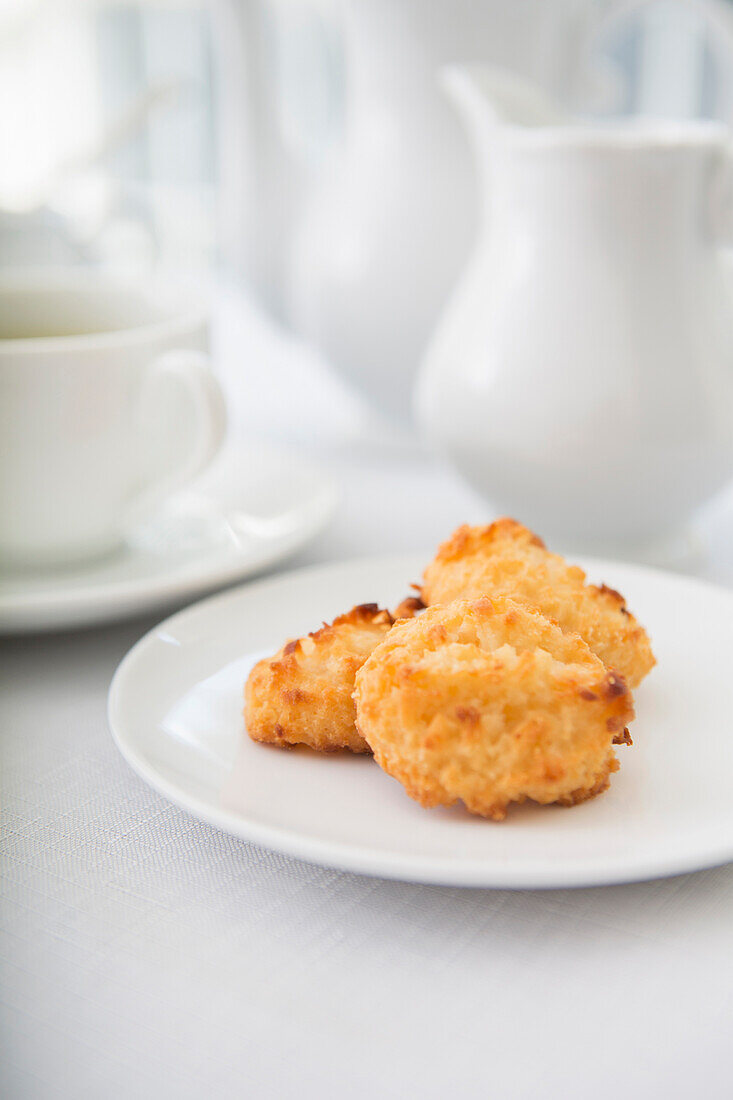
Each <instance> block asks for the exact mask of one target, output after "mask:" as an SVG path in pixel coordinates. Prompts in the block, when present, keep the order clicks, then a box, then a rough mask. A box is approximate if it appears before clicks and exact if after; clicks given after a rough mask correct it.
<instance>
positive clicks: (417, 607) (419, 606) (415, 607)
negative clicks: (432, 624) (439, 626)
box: [393, 596, 425, 619]
mask: <svg viewBox="0 0 733 1100" xmlns="http://www.w3.org/2000/svg"><path fill="white" fill-rule="evenodd" d="M424 609H425V604H424V603H423V602H422V600H421V599H420V597H419V596H405V598H404V600H403V601H402V603H400V604H398V605H397V607H396V608H395V609H394V612H393V615H394V617H395V619H411V618H413V616H414V615H417V613H418V612H419V611H424Z"/></svg>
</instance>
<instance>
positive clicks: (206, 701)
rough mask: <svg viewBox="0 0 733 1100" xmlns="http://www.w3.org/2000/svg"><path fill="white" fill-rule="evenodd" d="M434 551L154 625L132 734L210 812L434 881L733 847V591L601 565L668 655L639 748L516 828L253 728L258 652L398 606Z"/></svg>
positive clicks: (122, 730)
mask: <svg viewBox="0 0 733 1100" xmlns="http://www.w3.org/2000/svg"><path fill="white" fill-rule="evenodd" d="M428 556H429V555H424V556H423V557H421V558H406V559H405V558H399V559H386V560H385V559H382V560H371V561H357V562H349V563H346V564H342V565H334V566H327V567H318V568H315V569H307V570H301V571H299V572H295V573H290V574H287V575H284V576H280V577H276V578H274V579H271V580H267V581H261V582H258V583H256V584H252V585H249V586H247V587H246V588H240V589H236V590H235V591H229V592H226V593H223V594H221V595H219V596H216V597H213V598H212V599H209V600H206V601H204V602H202V603H199V604H197V605H196V606H194V607H191V608H189V609H188V610H186V611H182V612H181V613H180V614H178V615H175V616H173V617H172V618H170V619H168V620H167V621H166V622H164V623H162V624H161V625H160V626H159V627H157V628H156V629H155V630H153V631H151V633H149V634H148V635H146V637H144V638H143V639H142V640H141V641H140V642H138V644H137V645H136V646H135V647H134V648H133V649H132V650H131V651H130V653H129V654H128V655H127V657H126V658H125V659H124V661H123V662H122V664H121V665H120V667H119V669H118V670H117V673H116V675H115V678H114V681H113V683H112V687H111V690H110V699H109V720H110V725H111V728H112V731H113V733H114V736H115V738H116V740H117V744H118V746H119V748H120V750H121V751H122V753H123V755H124V756H125V757H126V759H127V760H128V761H129V763H130V764H131V765H132V767H133V768H134V769H135V770H136V771H137V772H138V774H139V775H141V776H142V778H143V779H145V780H146V782H148V783H150V784H151V785H152V786H153V787H155V788H156V789H157V790H159V791H160V792H161V793H162V794H164V795H165V796H166V797H167V798H169V799H170V800H171V801H173V802H175V803H177V804H178V805H180V806H183V807H185V808H186V809H187V810H189V811H190V812H191V813H192V814H193V815H194V816H196V817H198V818H201V819H202V820H204V821H208V822H210V823H211V824H213V825H216V826H217V827H218V828H220V829H224V830H225V831H227V832H230V833H233V834H235V835H236V836H240V837H243V838H244V839H246V840H250V841H253V842H255V843H257V844H262V845H265V846H266V847H268V848H273V849H276V850H278V851H281V852H285V853H287V854H289V855H292V856H297V857H299V858H302V859H306V860H310V861H312V862H315V863H322V864H327V865H330V866H334V867H338V868H342V869H345V870H350V871H357V872H363V873H366V874H372V875H381V876H385V877H388V878H399V879H405V880H411V881H415V882H424V883H446V884H453V885H460V886H493V887H526V888H535V887H564V886H591V885H599V884H604V883H614V882H628V881H633V880H637V879H646V878H654V877H658V876H662V875H671V874H676V873H678V872H683V871H691V870H696V869H698V868H701V867H708V866H712V865H715V864H719V863H723V862H725V861H727V860H729V859H733V795H732V792H733V730H732V729H731V716H730V711H731V707H730V699H731V696H730V695H729V690H730V681H731V672H730V665H731V655H732V654H733V593H731V592H728V591H725V590H722V589H718V588H714V587H712V586H710V585H707V584H705V583H702V582H699V581H694V580H690V579H687V578H683V577H679V576H674V575H672V574H665V573H661V572H656V571H653V570H650V569H644V568H641V567H637V566H630V565H620V564H611V563H610V562H609V563H604V562H591V561H588V562H586V563H584V564H585V566H586V568H587V570H588V573H589V576H590V577H591V578H592V579H593V580H596V581H598V582H600V581H604V582H606V583H607V584H609V585H611V586H612V587H614V588H618V589H620V590H621V591H622V592H623V593H624V594H625V595H626V597H627V598H628V600H629V602H630V605H631V606H632V607H633V609H634V611H635V612H636V613H637V614H638V615H639V616H640V618H641V620H642V621H643V622H644V623H645V624H646V625H647V627H648V629H649V631H650V633H651V636H652V640H653V643H654V649H655V652H656V654H657V657H658V661H659V664H658V666H657V668H656V669H655V670H654V671H653V673H652V674H651V676H650V677H649V678H648V680H647V681H646V683H644V684H643V685H642V687H641V688H640V689H639V691H638V693H637V698H636V704H637V714H638V717H637V720H636V722H635V723H634V724H633V727H632V735H633V737H634V745H633V747H632V748H620V749H619V753H618V754H619V757H620V760H621V770H620V771H619V772H618V773H617V774H616V775H615V776H614V777H613V780H612V784H611V789H610V790H609V791H608V792H607V793H605V794H604V795H602V796H601V797H599V798H596V799H593V800H591V801H590V802H586V803H583V804H582V805H580V806H576V807H574V808H572V809H562V808H559V807H552V806H550V807H541V806H532V805H526V806H520V807H515V808H514V810H512V811H510V813H509V816H508V818H507V820H506V821H505V822H503V823H501V824H495V823H492V822H488V821H483V820H481V819H479V818H475V817H470V816H469V815H468V814H467V813H465V812H464V811H463V810H462V809H459V808H455V809H452V810H442V809H437V810H424V809H422V808H421V807H420V806H418V805H417V804H416V803H414V802H412V801H410V799H409V798H408V797H407V795H406V794H405V793H404V791H403V790H402V788H401V787H400V785H399V784H398V783H397V782H396V781H395V780H394V779H392V778H390V777H389V776H387V775H385V774H384V773H383V772H382V771H381V770H380V769H379V768H378V767H377V765H376V764H375V763H374V762H373V761H372V760H371V759H370V758H369V757H365V756H351V755H348V754H344V755H340V754H339V755H335V756H318V755H316V754H315V753H311V752H309V751H308V750H305V749H303V750H293V751H290V752H285V751H283V750H281V749H276V748H273V747H269V746H263V745H256V744H254V743H253V742H251V741H250V740H249V739H248V738H247V737H245V736H243V720H242V715H241V710H242V686H243V683H244V680H245V678H246V675H247V673H248V671H249V668H250V667H251V665H252V663H253V661H254V660H255V659H257V658H258V657H259V656H261V655H262V654H263V652H273V651H274V650H275V649H276V648H277V647H279V646H280V645H281V644H282V642H283V640H284V639H285V638H287V637H292V636H295V635H298V634H301V633H303V632H304V631H307V630H310V629H313V628H314V627H316V626H318V625H319V624H320V622H321V620H322V619H330V618H331V617H332V616H333V615H335V614H337V613H338V612H341V611H343V610H345V609H346V608H349V607H351V606H352V605H353V604H355V603H359V602H369V601H378V602H380V603H382V604H385V603H386V604H387V605H388V606H394V604H395V603H396V602H397V601H398V600H399V599H400V598H401V597H402V596H403V595H405V593H406V592H407V590H408V588H407V586H408V583H409V582H410V581H412V580H416V579H417V578H418V577H419V575H420V571H421V567H422V565H423V563H424V562H425V561H426V560H427V559H428Z"/></svg>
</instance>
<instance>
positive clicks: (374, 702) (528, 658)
mask: <svg viewBox="0 0 733 1100" xmlns="http://www.w3.org/2000/svg"><path fill="white" fill-rule="evenodd" d="M354 699H355V701H356V724H357V728H358V730H359V733H360V734H361V735H362V736H363V738H364V739H365V741H366V742H367V743H368V744H369V745H370V746H371V749H372V750H373V752H374V757H375V759H376V761H377V763H378V764H379V765H380V766H381V767H382V768H383V769H384V770H385V771H386V772H388V773H389V774H390V775H392V776H394V778H395V779H398V780H399V782H400V783H402V785H403V786H404V788H405V790H406V791H407V793H408V794H409V795H410V797H411V798H414V799H416V801H418V802H420V803H421V804H422V805H423V806H438V805H442V806H451V805H453V803H455V802H456V801H458V800H460V801H462V802H463V803H464V804H465V806H466V808H467V809H468V810H469V811H470V812H471V813H474V814H479V815H481V816H483V817H488V818H493V819H494V820H495V821H499V820H501V819H503V818H504V817H505V815H506V811H507V807H508V806H509V805H510V803H513V802H523V801H525V800H526V799H533V800H534V801H535V802H541V803H549V802H559V803H561V804H562V805H566V806H569V805H574V804H575V803H577V802H582V801H584V800H585V799H587V798H591V797H592V796H593V795H596V794H599V793H600V792H601V791H603V790H605V788H606V787H607V786H608V783H609V776H610V774H611V773H612V772H614V771H616V769H617V768H618V762H617V760H616V757H615V754H614V751H613V747H612V746H613V743H614V741H619V740H625V739H627V734H626V726H627V724H628V723H629V722H630V721H631V719H632V718H633V715H634V710H633V705H632V701H631V694H630V692H629V690H628V688H627V686H626V683H625V681H624V680H623V678H622V677H621V676H620V675H618V674H617V673H614V672H610V671H609V670H608V669H607V668H606V667H605V666H604V664H603V663H602V661H601V660H600V659H599V658H598V657H596V656H595V654H593V653H592V652H591V650H590V649H589V647H588V646H587V645H586V643H585V642H584V641H583V640H582V638H580V637H579V636H578V635H577V634H568V633H565V632H563V631H562V630H561V629H560V627H559V626H557V625H556V624H555V623H552V622H550V621H549V620H548V619H546V618H545V617H544V616H543V615H542V614H541V613H540V612H539V611H537V610H535V609H533V608H531V607H529V606H528V605H526V604H523V603H520V602H517V601H515V600H512V599H510V598H507V597H502V596H498V597H492V598H486V597H484V598H482V599H478V600H460V601H457V602H455V603H452V604H448V605H445V606H442V605H441V606H435V607H430V608H428V610H427V611H425V612H424V614H422V615H421V616H420V617H419V618H415V619H412V620H407V621H404V622H400V623H397V624H396V625H395V626H394V627H393V628H392V629H391V630H390V632H389V634H388V636H386V637H385V638H384V639H383V640H382V641H381V642H380V643H379V645H377V646H376V648H375V649H374V650H373V652H372V653H371V655H370V656H369V657H368V658H367V660H366V661H365V662H364V664H363V665H362V667H361V668H360V670H359V671H358V673H357V675H356V688H355V692H354Z"/></svg>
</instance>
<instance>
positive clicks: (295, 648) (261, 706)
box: [244, 597, 422, 752]
mask: <svg viewBox="0 0 733 1100" xmlns="http://www.w3.org/2000/svg"><path fill="white" fill-rule="evenodd" d="M418 605H419V606H420V607H422V604H421V603H420V601H419V600H417V599H414V598H413V597H410V598H408V599H407V600H404V601H403V603H402V604H401V605H400V607H399V608H398V609H397V610H396V611H395V616H394V617H393V616H392V615H391V614H390V613H389V611H386V610H383V609H380V608H379V607H378V606H377V604H375V603H364V604H358V605H357V606H356V607H352V609H351V611H347V612H346V613H345V614H343V615H339V616H338V617H337V618H335V619H334V620H333V622H332V623H324V625H323V626H322V627H321V628H320V630H314V631H313V632H312V633H311V634H308V635H306V636H305V637H304V638H295V639H293V640H292V641H289V642H286V643H285V645H284V646H283V647H282V649H281V650H280V651H279V653H276V654H275V656H274V657H268V658H265V659H264V660H262V661H259V662H258V663H257V664H256V665H255V666H254V668H253V669H252V671H251V672H250V674H249V678H248V680H247V684H246V687H245V708H244V714H245V721H246V726H247V732H248V734H249V736H250V737H251V738H252V740H253V741H265V742H269V743H270V744H273V745H281V746H283V747H288V746H290V745H308V746H310V748H312V749H316V750H318V751H319V752H336V751H338V750H339V749H349V750H350V751H351V752H370V751H371V750H370V748H369V746H368V745H367V743H366V742H365V741H364V738H363V737H361V736H360V734H359V733H358V732H357V730H356V728H355V725H354V718H355V711H354V701H353V699H352V693H353V690H354V678H355V676H356V672H357V669H358V668H359V667H360V665H361V664H362V663H363V661H365V660H366V658H367V657H368V656H369V654H370V653H371V651H372V650H373V649H374V647H375V645H377V643H378V642H380V641H381V640H382V639H383V638H384V637H385V635H386V634H387V632H388V631H389V629H390V627H391V626H392V624H393V622H394V621H395V618H406V617H409V616H410V615H412V614H414V612H415V610H417V607H418Z"/></svg>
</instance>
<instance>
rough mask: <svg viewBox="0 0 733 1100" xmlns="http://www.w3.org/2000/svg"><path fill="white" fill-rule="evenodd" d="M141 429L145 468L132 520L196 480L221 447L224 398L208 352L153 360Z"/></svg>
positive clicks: (174, 354)
mask: <svg viewBox="0 0 733 1100" xmlns="http://www.w3.org/2000/svg"><path fill="white" fill-rule="evenodd" d="M138 427H139V431H140V444H141V449H142V457H143V467H144V468H143V473H142V486H141V490H142V491H141V493H140V495H139V496H138V498H137V500H136V501H135V502H134V504H133V506H132V510H131V511H132V517H131V518H133V519H134V518H138V517H140V516H141V515H142V514H144V513H145V512H146V511H148V510H149V509H150V508H151V507H153V506H154V505H155V504H157V503H159V502H160V501H161V500H162V499H163V498H164V497H167V496H169V495H170V494H171V493H174V492H175V491H176V490H177V489H180V488H182V487H183V486H184V485H186V484H187V483H188V482H189V481H192V480H193V478H195V477H196V475H197V474H199V473H201V471H202V470H204V469H205V468H206V467H207V466H208V465H209V463H210V462H211V460H212V459H213V457H214V455H215V454H216V453H217V451H218V450H219V447H220V446H221V444H222V441H223V439H224V436H225V434H226V427H227V416H226V405H225V402H224V394H223V393H222V390H221V387H220V385H219V383H218V382H217V380H216V377H215V376H214V373H213V371H212V369H211V364H210V360H209V358H208V356H207V355H206V354H205V353H204V352H200V351H193V350H191V349H181V350H175V351H166V352H163V354H162V355H159V356H158V357H157V358H156V359H154V360H153V361H152V363H151V364H150V366H149V367H148V368H147V371H146V375H145V378H144V380H143V387H142V395H141V399H140V407H139V419H138Z"/></svg>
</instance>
